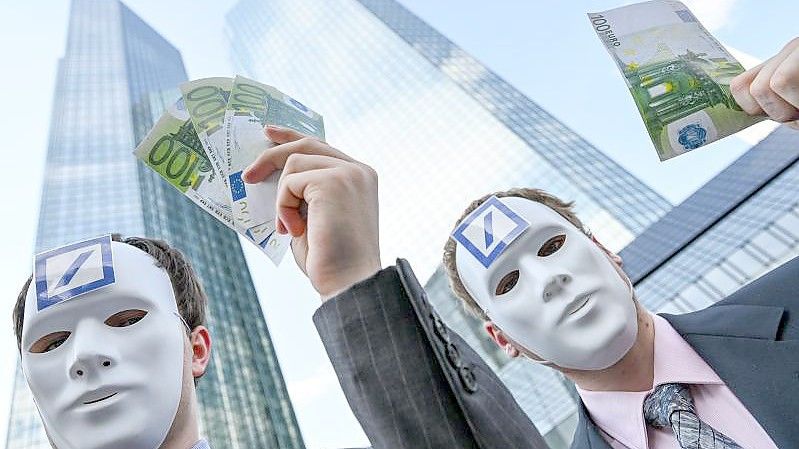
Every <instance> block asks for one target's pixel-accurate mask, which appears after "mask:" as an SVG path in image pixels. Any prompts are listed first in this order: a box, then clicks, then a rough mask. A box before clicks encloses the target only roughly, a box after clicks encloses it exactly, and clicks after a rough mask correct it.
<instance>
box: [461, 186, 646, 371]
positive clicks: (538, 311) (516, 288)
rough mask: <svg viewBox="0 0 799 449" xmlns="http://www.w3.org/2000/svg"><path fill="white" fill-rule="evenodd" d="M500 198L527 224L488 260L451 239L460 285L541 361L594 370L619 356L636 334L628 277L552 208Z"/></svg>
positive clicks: (626, 350) (516, 199)
mask: <svg viewBox="0 0 799 449" xmlns="http://www.w3.org/2000/svg"><path fill="white" fill-rule="evenodd" d="M501 202H502V203H503V204H504V205H506V206H507V207H508V208H509V209H510V210H511V211H512V212H513V213H515V214H518V216H520V217H522V218H523V219H524V220H526V221H527V222H528V223H529V224H530V225H529V227H528V228H527V229H526V230H524V232H522V233H521V234H520V235H518V237H515V239H514V240H513V241H512V242H511V243H510V244H509V245H508V246H507V247H506V248H505V249H504V251H503V252H502V253H501V254H500V255H499V256H498V257H496V259H495V260H493V261H492V262H491V263H490V265H489V266H488V267H486V266H485V265H486V264H485V263H481V262H480V261H479V260H478V259H477V258H476V257H475V256H474V255H473V252H472V251H469V250H468V248H466V247H464V246H463V245H462V244H461V243H458V247H457V250H456V263H457V268H458V275H459V276H460V279H461V281H462V282H463V284H464V286H465V287H466V290H467V291H468V292H469V293H470V294H471V295H472V297H473V298H474V299H475V300H476V301H477V303H478V304H479V305H480V307H481V308H482V309H483V310H484V311H485V312H486V314H487V315H488V316H489V317H490V319H491V320H492V321H493V322H494V323H495V324H496V325H497V326H498V327H499V328H500V329H501V330H502V331H503V332H504V333H505V334H507V335H508V336H509V337H510V338H511V339H513V340H514V341H516V342H517V343H518V344H520V345H522V346H524V347H525V348H526V349H528V350H529V351H531V352H532V353H534V354H536V355H538V356H539V357H541V358H543V359H544V361H547V362H551V363H554V364H556V365H558V366H560V367H563V368H571V369H579V370H600V369H605V368H608V367H610V366H612V365H614V364H615V363H616V362H618V361H619V360H621V358H622V357H624V355H625V354H626V353H627V352H628V351H629V350H630V348H631V347H632V346H633V343H634V342H635V339H636V336H637V333H638V320H637V314H636V308H635V303H634V302H633V292H632V287H631V286H630V285H629V283H627V282H626V281H625V280H624V279H622V277H621V276H620V275H619V273H618V272H617V271H616V269H615V268H614V266H613V265H612V264H613V262H612V261H610V259H609V258H608V256H607V255H606V254H605V253H604V252H603V251H602V249H600V247H599V246H598V245H597V244H596V243H594V242H593V241H592V240H591V239H590V238H589V237H587V236H586V235H585V234H584V233H583V232H582V231H580V230H579V229H577V227H575V226H574V225H573V224H571V223H570V222H569V221H568V220H566V219H565V218H563V217H562V216H561V215H560V214H558V213H557V212H555V211H554V210H552V209H550V208H549V207H547V206H545V205H543V204H541V203H538V202H535V201H531V200H528V199H525V198H519V197H504V198H501ZM494 221H496V219H494ZM486 235H488V234H486ZM496 238H498V239H501V238H502V236H501V235H500V236H497V237H496Z"/></svg>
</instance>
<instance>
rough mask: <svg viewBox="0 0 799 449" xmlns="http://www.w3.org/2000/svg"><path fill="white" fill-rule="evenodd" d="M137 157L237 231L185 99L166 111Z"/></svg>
mask: <svg viewBox="0 0 799 449" xmlns="http://www.w3.org/2000/svg"><path fill="white" fill-rule="evenodd" d="M134 154H135V155H136V156H137V157H138V158H139V159H141V160H142V162H144V163H145V164H147V166H149V167H150V168H151V169H153V170H154V171H155V172H156V173H158V174H159V175H161V177H162V178H164V179H165V180H166V181H167V182H169V183H170V184H172V186H173V187H175V188H176V189H178V190H179V191H180V192H181V193H183V194H184V195H185V196H187V197H188V198H189V199H190V200H192V201H193V202H194V203H195V204H197V205H198V206H200V207H202V208H203V209H204V210H205V211H206V212H208V213H210V214H211V215H213V216H214V217H215V218H217V219H218V220H219V221H221V222H222V223H224V224H225V225H226V226H228V227H229V228H231V229H236V226H235V222H234V221H233V217H232V215H231V212H230V202H229V201H228V198H227V197H228V195H227V189H226V188H225V186H224V184H223V183H222V178H220V177H219V176H217V175H216V173H215V172H214V170H213V168H212V166H211V162H210V161H209V159H208V156H207V155H206V154H205V151H204V150H203V147H202V144H201V143H200V140H199V138H198V137H197V133H196V132H195V131H194V126H193V125H192V123H191V121H190V120H189V113H188V112H187V111H186V107H185V105H184V103H183V100H182V99H181V100H178V101H177V102H176V103H175V104H173V105H172V106H170V107H169V108H167V110H166V112H164V113H163V115H161V118H159V119H158V122H156V124H155V125H154V126H153V128H152V129H151V130H150V132H149V133H148V134H147V136H146V137H145V138H144V140H142V142H141V143H140V144H139V146H138V147H136V150H135V151H134Z"/></svg>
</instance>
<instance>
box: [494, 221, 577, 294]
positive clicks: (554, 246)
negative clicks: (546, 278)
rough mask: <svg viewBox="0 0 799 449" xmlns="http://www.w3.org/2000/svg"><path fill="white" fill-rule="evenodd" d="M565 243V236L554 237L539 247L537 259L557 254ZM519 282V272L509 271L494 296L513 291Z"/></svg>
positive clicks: (498, 285)
mask: <svg viewBox="0 0 799 449" xmlns="http://www.w3.org/2000/svg"><path fill="white" fill-rule="evenodd" d="M564 243H566V234H559V235H556V236H555V237H552V238H551V239H549V240H547V241H546V242H544V244H543V245H541V248H539V249H538V256H539V257H547V256H551V255H552V254H555V253H556V252H558V250H559V249H561V248H562V247H563V244H564ZM518 282H519V270H514V271H511V272H510V273H508V274H506V275H505V276H504V277H503V278H502V279H501V280H500V281H499V283H498V284H497V289H496V290H495V291H494V294H496V295H497V296H502V295H504V294H505V293H508V292H509V291H511V290H513V287H516V284H517V283H518Z"/></svg>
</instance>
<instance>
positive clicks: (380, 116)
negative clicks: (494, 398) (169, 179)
mask: <svg viewBox="0 0 799 449" xmlns="http://www.w3.org/2000/svg"><path fill="white" fill-rule="evenodd" d="M226 19H227V35H228V39H229V41H230V46H231V55H232V60H233V62H234V65H235V66H236V68H237V69H238V70H239V71H240V73H242V74H245V75H248V76H250V77H253V78H255V79H258V80H261V81H263V82H265V83H267V84H271V85H274V86H276V87H278V88H279V89H281V90H283V91H284V92H287V93H289V94H291V95H292V96H294V97H296V98H297V99H299V100H300V101H302V102H303V103H305V104H307V105H308V106H309V107H311V108H313V109H314V110H316V111H318V112H319V113H321V114H322V115H323V116H324V117H325V130H326V134H327V139H328V141H329V142H330V143H331V144H332V145H333V146H336V147H338V148H340V149H342V150H344V151H346V152H347V153H348V154H350V155H352V156H353V157H355V158H357V159H359V160H362V161H364V162H366V163H368V164H369V165H371V166H372V167H374V168H375V169H376V170H377V172H378V173H379V176H380V221H381V224H380V225H381V229H380V231H381V251H382V255H383V262H384V264H386V265H390V264H393V263H394V259H395V258H396V257H404V258H407V259H409V260H410V261H411V263H412V264H413V267H414V270H415V271H416V273H417V275H418V277H419V278H420V279H422V280H424V279H428V278H430V281H429V282H428V284H427V288H428V293H429V297H430V298H431V301H432V302H433V303H434V304H435V305H436V307H437V309H438V310H439V312H440V313H441V315H442V317H443V318H444V319H445V320H446V321H447V322H448V324H449V325H451V326H452V327H453V328H455V329H456V330H457V331H458V332H460V333H461V334H463V335H464V336H465V337H466V338H467V340H468V341H469V342H470V343H471V344H473V345H474V346H475V348H476V349H477V350H478V351H479V352H480V353H481V354H482V355H483V356H484V357H485V358H487V359H488V360H489V362H490V363H491V364H492V365H493V366H494V368H495V369H496V370H497V371H498V372H499V374H500V376H501V377H502V378H503V379H504V380H505V382H506V383H507V384H508V385H509V387H510V388H511V390H512V392H513V393H514V395H515V396H516V398H517V400H518V401H519V402H520V404H521V405H522V407H523V408H524V409H525V410H526V411H527V412H528V413H529V414H530V416H531V417H532V419H533V421H534V422H535V423H536V425H537V426H538V427H539V429H540V430H541V432H542V433H544V434H546V435H547V439H548V440H549V441H550V443H551V444H552V447H553V448H560V447H565V446H566V442H567V441H568V440H569V439H570V438H571V429H573V426H574V411H575V402H574V399H573V396H572V390H571V388H572V387H571V386H570V385H569V384H568V383H567V382H565V381H563V379H562V378H561V377H559V376H556V375H553V373H552V372H551V371H548V370H544V369H541V368H540V367H536V366H533V365H531V364H527V363H524V362H520V361H513V362H510V363H507V361H506V359H505V358H503V357H502V356H499V355H497V354H496V353H495V351H494V349H493V346H492V345H491V344H489V343H490V342H488V341H487V340H486V339H484V338H483V337H482V335H483V331H482V330H481V329H480V326H479V323H477V322H475V321H474V320H471V319H470V318H469V317H468V316H467V315H465V314H464V313H463V311H462V309H461V308H460V307H458V306H457V304H456V303H455V302H454V298H452V297H451V296H450V295H449V290H448V288H447V287H446V282H445V280H444V279H443V278H442V276H441V271H440V269H439V270H438V271H437V267H438V266H439V262H440V260H441V249H442V247H443V245H444V243H445V241H446V239H447V237H448V235H449V232H450V231H451V229H452V225H453V224H454V223H455V220H456V218H457V217H459V216H460V214H461V212H462V211H463V209H464V208H465V207H466V206H467V205H468V204H469V202H471V201H472V200H474V199H475V198H477V197H479V196H482V195H484V194H486V193H488V192H491V191H495V190H500V189H507V188H510V187H517V186H532V187H538V188H542V189H545V190H547V191H549V192H552V193H554V194H556V195H558V196H559V197H562V198H564V199H568V200H573V201H575V202H576V206H577V210H578V213H579V214H580V216H581V217H582V218H583V220H584V221H585V222H586V223H587V224H588V226H590V228H591V229H592V230H593V231H594V233H595V234H597V236H598V237H599V238H600V239H601V240H602V241H603V242H606V245H607V246H608V247H610V248H611V249H614V250H619V249H621V248H622V247H624V246H625V245H626V244H627V243H629V242H630V241H632V240H633V238H634V237H635V235H637V234H638V233H640V232H641V231H643V230H644V229H645V228H646V227H647V226H649V225H650V224H651V223H653V222H655V221H656V220H657V219H658V218H660V217H661V216H663V215H664V214H665V213H666V212H667V211H668V210H669V209H670V208H671V205H670V204H669V203H668V202H667V201H666V200H665V199H663V198H662V197H661V196H660V195H658V194H657V193H655V192H654V191H653V190H651V189H650V188H649V187H648V186H646V185H645V184H643V183H642V182H641V181H639V180H638V179H636V178H635V177H634V176H632V175H631V174H630V173H628V172H626V171H625V170H624V169H622V168H621V167H620V166H619V165H618V164H616V163H615V162H613V161H612V160H611V159H610V158H608V157H607V156H606V155H604V154H603V153H602V152H600V151H599V150H597V149H596V148H595V147H593V146H592V145H591V144H589V143H588V142H586V141H585V140H584V139H583V138H581V137H580V136H579V135H577V134H576V133H575V132H574V131H572V130H570V129H568V128H567V127H566V126H564V125H563V124H562V123H560V122H559V121H557V120H556V119H555V118H554V117H552V116H551V115H549V114H548V113H547V112H546V111H544V110H543V109H541V108H540V107H539V106H538V105H536V104H535V102H533V101H532V100H531V99H529V98H528V97H526V96H525V95H524V94H522V93H521V92H519V91H518V90H517V89H515V88H514V87H513V86H511V85H510V84H508V83H507V82H506V81H504V80H502V79H501V78H500V77H498V76H497V75H495V74H494V73H492V72H491V71H490V70H489V69H488V68H487V67H485V66H484V65H482V64H481V63H480V62H479V61H477V60H475V59H474V58H473V57H471V56H470V55H469V54H467V53H466V52H465V51H463V50H462V49H460V48H459V47H457V46H456V45H455V44H454V43H452V42H451V41H450V40H448V39H447V38H446V37H444V36H443V35H441V34H440V33H438V32H437V31H436V30H435V29H433V28H432V27H430V26H429V25H428V24H426V23H425V22H424V21H422V20H421V19H419V18H418V17H416V16H415V15H413V14H412V13H411V12H409V11H408V10H407V9H405V8H404V7H403V6H402V5H400V4H399V3H397V2H396V1H394V0H309V1H303V2H298V1H293V0H268V1H261V0H240V1H239V2H238V3H237V4H236V5H235V6H234V7H233V8H232V9H231V11H230V12H229V13H228V14H227V17H226Z"/></svg>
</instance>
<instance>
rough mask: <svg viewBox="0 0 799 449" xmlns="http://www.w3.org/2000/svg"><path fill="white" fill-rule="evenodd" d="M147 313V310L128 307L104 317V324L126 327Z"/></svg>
mask: <svg viewBox="0 0 799 449" xmlns="http://www.w3.org/2000/svg"><path fill="white" fill-rule="evenodd" d="M145 315H147V312H146V311H144V310H139V309H128V310H123V311H121V312H117V313H115V314H113V315H111V316H110V317H108V318H106V320H105V324H107V325H108V326H111V327H128V326H133V325H134V324H136V323H138V322H139V321H141V320H142V318H144V317H145Z"/></svg>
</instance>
